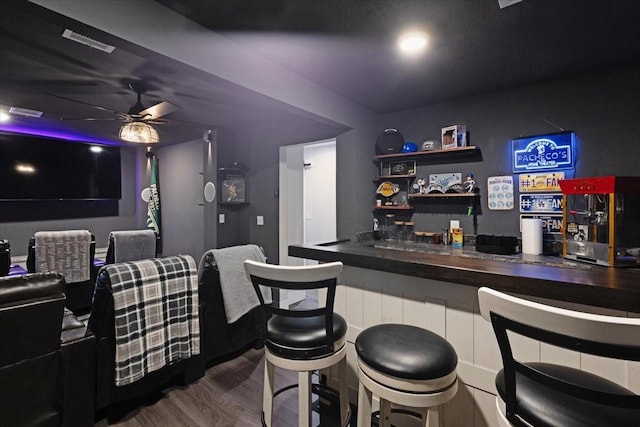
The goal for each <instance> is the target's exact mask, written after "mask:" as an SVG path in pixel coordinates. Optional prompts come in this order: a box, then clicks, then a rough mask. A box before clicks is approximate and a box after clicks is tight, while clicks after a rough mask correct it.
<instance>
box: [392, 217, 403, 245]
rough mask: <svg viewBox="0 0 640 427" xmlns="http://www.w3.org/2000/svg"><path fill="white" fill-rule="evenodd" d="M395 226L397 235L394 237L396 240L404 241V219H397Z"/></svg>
mask: <svg viewBox="0 0 640 427" xmlns="http://www.w3.org/2000/svg"><path fill="white" fill-rule="evenodd" d="M394 227H395V236H394V238H393V241H394V242H402V241H403V240H404V239H403V236H404V222H403V221H396V222H395V223H394Z"/></svg>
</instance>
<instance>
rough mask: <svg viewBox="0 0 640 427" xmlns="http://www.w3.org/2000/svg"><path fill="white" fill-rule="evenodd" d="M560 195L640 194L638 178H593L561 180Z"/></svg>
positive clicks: (639, 177) (639, 178)
mask: <svg viewBox="0 0 640 427" xmlns="http://www.w3.org/2000/svg"><path fill="white" fill-rule="evenodd" d="M559 184H560V188H561V189H562V194H608V193H640V176H595V177H589V178H573V179H562V180H560V182H559Z"/></svg>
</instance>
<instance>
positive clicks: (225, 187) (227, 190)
mask: <svg viewBox="0 0 640 427" xmlns="http://www.w3.org/2000/svg"><path fill="white" fill-rule="evenodd" d="M221 190H222V200H221V201H222V202H223V203H245V202H246V201H247V200H246V178H245V176H244V175H240V174H234V175H231V174H229V175H226V176H225V177H224V179H223V180H222V189H221Z"/></svg>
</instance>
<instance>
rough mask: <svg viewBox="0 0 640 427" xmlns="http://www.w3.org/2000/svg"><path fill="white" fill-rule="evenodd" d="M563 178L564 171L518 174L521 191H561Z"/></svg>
mask: <svg viewBox="0 0 640 427" xmlns="http://www.w3.org/2000/svg"><path fill="white" fill-rule="evenodd" d="M561 179H564V172H553V173H523V174H521V175H518V181H519V185H518V188H519V190H520V192H521V193H533V192H549V191H561V189H560V184H559V182H560V180H561Z"/></svg>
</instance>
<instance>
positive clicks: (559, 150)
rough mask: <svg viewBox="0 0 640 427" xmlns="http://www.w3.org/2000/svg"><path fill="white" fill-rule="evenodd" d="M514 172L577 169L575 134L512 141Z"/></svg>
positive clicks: (532, 137)
mask: <svg viewBox="0 0 640 427" xmlns="http://www.w3.org/2000/svg"><path fill="white" fill-rule="evenodd" d="M511 147H512V148H511V152H512V159H513V172H514V173H522V172H541V171H555V170H563V169H573V168H574V167H575V158H576V156H575V133H573V132H560V133H552V134H547V135H536V136H527V137H523V138H516V139H513V140H512V141H511Z"/></svg>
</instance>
